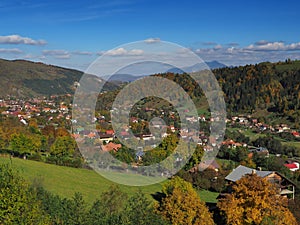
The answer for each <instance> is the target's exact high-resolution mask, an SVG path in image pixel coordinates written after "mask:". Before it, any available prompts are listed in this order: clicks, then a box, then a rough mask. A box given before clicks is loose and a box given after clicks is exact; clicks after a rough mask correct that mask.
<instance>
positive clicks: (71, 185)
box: [0, 157, 218, 203]
mask: <svg viewBox="0 0 300 225" xmlns="http://www.w3.org/2000/svg"><path fill="white" fill-rule="evenodd" d="M0 163H1V164H3V163H4V164H11V165H12V167H13V168H15V169H17V170H18V171H19V172H20V174H21V175H22V176H23V177H24V178H25V179H26V180H27V181H29V182H41V184H42V186H43V187H44V188H45V189H46V190H48V191H50V192H52V193H54V194H58V195H59V196H61V197H66V198H71V197H72V196H73V195H74V193H75V192H80V193H82V194H83V196H84V199H85V200H86V201H87V202H88V203H92V202H93V201H94V200H95V199H96V198H98V197H99V196H100V195H101V193H102V192H103V191H106V190H108V188H109V187H110V185H112V184H113V182H112V181H109V180H107V179H105V178H104V177H102V176H100V175H99V174H98V173H96V172H95V171H92V170H87V169H77V168H71V167H64V166H56V165H51V164H46V163H42V162H36V161H31V160H23V159H19V158H13V159H12V160H10V159H9V158H5V157H0ZM132 176H134V175H132ZM128 179H136V177H131V176H129V177H128ZM162 185H163V183H157V184H153V185H148V186H142V187H132V186H125V185H120V187H121V189H122V191H124V192H125V193H127V194H128V195H132V194H133V193H135V192H137V190H138V189H141V190H142V191H143V193H145V194H146V195H147V196H149V198H151V194H155V193H156V192H160V191H161V189H162ZM199 195H200V197H201V199H203V201H206V202H216V197H217V196H218V193H214V192H209V191H205V190H203V191H200V192H199Z"/></svg>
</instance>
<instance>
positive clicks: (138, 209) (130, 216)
mask: <svg viewBox="0 0 300 225" xmlns="http://www.w3.org/2000/svg"><path fill="white" fill-rule="evenodd" d="M122 221H123V223H124V224H134V225H147V224H155V225H160V224H161V225H163V224H166V223H167V222H166V221H164V220H163V218H162V217H161V216H160V215H157V214H156V213H155V212H154V206H153V204H152V202H151V201H150V200H149V199H147V197H146V196H145V195H144V194H143V193H142V192H141V191H140V190H139V191H138V192H137V193H136V194H135V195H133V196H132V197H130V198H129V200H128V202H127V204H126V205H125V210H124V213H123V220H122Z"/></svg>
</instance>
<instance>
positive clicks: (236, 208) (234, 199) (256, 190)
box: [218, 174, 297, 225]
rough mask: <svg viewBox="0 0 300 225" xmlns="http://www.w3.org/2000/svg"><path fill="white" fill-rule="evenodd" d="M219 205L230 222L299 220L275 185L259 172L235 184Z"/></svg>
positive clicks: (278, 224)
mask: <svg viewBox="0 0 300 225" xmlns="http://www.w3.org/2000/svg"><path fill="white" fill-rule="evenodd" d="M218 207H219V208H220V210H221V211H222V213H223V215H225V217H226V222H227V224H230V225H260V224H273V225H296V224H297V222H296V219H295V218H294V216H293V214H292V213H291V212H290V211H289V210H288V208H287V201H286V200H285V199H284V198H283V197H281V196H279V195H278V192H277V188H276V187H275V185H273V184H271V183H270V182H269V181H268V180H266V179H263V178H261V177H259V176H257V175H256V174H249V175H246V176H244V177H243V178H241V179H240V180H239V181H237V182H236V183H235V184H233V186H232V193H231V194H228V195H227V196H226V197H225V198H224V199H221V200H220V201H219V203H218Z"/></svg>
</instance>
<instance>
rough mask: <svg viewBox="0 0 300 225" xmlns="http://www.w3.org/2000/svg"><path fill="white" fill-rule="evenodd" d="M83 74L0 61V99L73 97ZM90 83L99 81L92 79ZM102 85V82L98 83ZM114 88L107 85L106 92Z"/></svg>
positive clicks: (43, 66) (94, 77) (26, 63)
mask: <svg viewBox="0 0 300 225" xmlns="http://www.w3.org/2000/svg"><path fill="white" fill-rule="evenodd" d="M82 75H83V72H81V71H78V70H73V69H67V68H62V67H58V66H53V65H47V64H44V63H40V62H31V61H26V60H12V61H10V60H4V59H0V78H1V79H0V86H1V87H5V88H1V89H0V96H6V95H12V96H17V97H33V96H40V95H46V96H47V95H59V94H67V93H71V94H72V93H73V92H74V90H75V86H74V83H75V82H76V81H79V80H80V78H81V76H82ZM91 77H92V78H93V82H95V81H96V82H99V81H100V80H99V78H97V77H96V76H91ZM100 82H101V81H100ZM115 87H116V85H113V84H109V83H108V84H107V85H106V90H111V89H114V88H115Z"/></svg>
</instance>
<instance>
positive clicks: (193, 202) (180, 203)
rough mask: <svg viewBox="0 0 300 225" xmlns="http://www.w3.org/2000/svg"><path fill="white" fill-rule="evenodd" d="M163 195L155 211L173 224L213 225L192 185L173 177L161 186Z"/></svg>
mask: <svg viewBox="0 0 300 225" xmlns="http://www.w3.org/2000/svg"><path fill="white" fill-rule="evenodd" d="M163 193H164V194H165V197H164V198H163V199H162V200H161V202H160V204H158V205H157V209H156V210H157V212H158V213H159V214H161V215H162V216H163V217H164V218H165V219H166V220H168V221H170V222H171V224H174V225H183V224H184V225H198V224H199V225H200V224H205V225H213V224H214V221H213V219H212V216H211V214H210V213H209V211H208V209H207V207H206V206H205V203H204V202H202V201H201V200H200V198H199V196H198V194H197V192H196V191H195V190H194V189H193V187H192V185H191V184H190V183H188V182H186V181H184V180H183V179H181V178H179V177H175V178H173V179H172V180H170V181H169V182H168V183H166V184H165V185H164V187H163Z"/></svg>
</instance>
